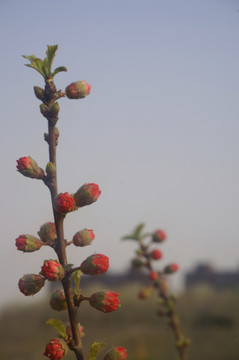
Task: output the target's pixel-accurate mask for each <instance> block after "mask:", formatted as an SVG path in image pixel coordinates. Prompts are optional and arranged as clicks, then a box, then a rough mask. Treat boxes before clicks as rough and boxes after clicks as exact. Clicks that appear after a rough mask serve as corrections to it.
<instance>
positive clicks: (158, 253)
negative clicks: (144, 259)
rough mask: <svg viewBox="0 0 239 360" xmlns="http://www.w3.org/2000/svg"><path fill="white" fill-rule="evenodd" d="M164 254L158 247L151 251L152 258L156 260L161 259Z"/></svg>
mask: <svg viewBox="0 0 239 360" xmlns="http://www.w3.org/2000/svg"><path fill="white" fill-rule="evenodd" d="M162 256H163V254H162V252H161V251H160V250H158V249H154V250H153V251H152V252H151V258H152V259H154V260H159V259H161V257H162Z"/></svg>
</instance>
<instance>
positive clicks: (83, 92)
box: [65, 80, 91, 99]
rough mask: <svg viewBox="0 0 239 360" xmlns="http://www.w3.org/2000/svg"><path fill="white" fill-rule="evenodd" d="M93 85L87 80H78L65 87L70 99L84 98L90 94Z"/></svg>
mask: <svg viewBox="0 0 239 360" xmlns="http://www.w3.org/2000/svg"><path fill="white" fill-rule="evenodd" d="M90 88H91V86H90V85H89V84H88V83H87V82H86V81H85V80H82V81H76V82H73V83H71V84H70V85H68V86H67V87H66V89H65V91H66V96H67V97H68V99H83V98H84V97H86V96H87V95H89V94H90Z"/></svg>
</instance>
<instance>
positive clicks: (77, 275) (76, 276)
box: [71, 270, 82, 295]
mask: <svg viewBox="0 0 239 360" xmlns="http://www.w3.org/2000/svg"><path fill="white" fill-rule="evenodd" d="M81 275H82V271H81V270H76V271H74V272H73V274H72V275H71V277H72V280H73V281H74V284H75V292H76V294H77V295H79V294H80V279H81Z"/></svg>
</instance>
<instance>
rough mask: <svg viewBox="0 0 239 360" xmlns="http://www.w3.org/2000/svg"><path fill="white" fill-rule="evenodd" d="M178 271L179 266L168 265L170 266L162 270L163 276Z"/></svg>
mask: <svg viewBox="0 0 239 360" xmlns="http://www.w3.org/2000/svg"><path fill="white" fill-rule="evenodd" d="M178 269H179V266H178V264H175V263H174V264H170V265H167V266H166V267H165V268H164V273H165V274H173V273H175V272H176V271H178Z"/></svg>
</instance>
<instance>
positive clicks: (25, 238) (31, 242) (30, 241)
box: [16, 235, 42, 252]
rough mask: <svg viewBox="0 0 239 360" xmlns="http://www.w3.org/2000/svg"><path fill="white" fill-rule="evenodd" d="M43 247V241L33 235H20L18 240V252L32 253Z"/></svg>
mask: <svg viewBox="0 0 239 360" xmlns="http://www.w3.org/2000/svg"><path fill="white" fill-rule="evenodd" d="M41 246H42V242H41V240H39V239H38V238H36V237H35V236H32V235H20V236H18V238H17V239H16V247H17V250H20V251H23V252H32V251H36V250H39V249H40V248H41Z"/></svg>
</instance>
